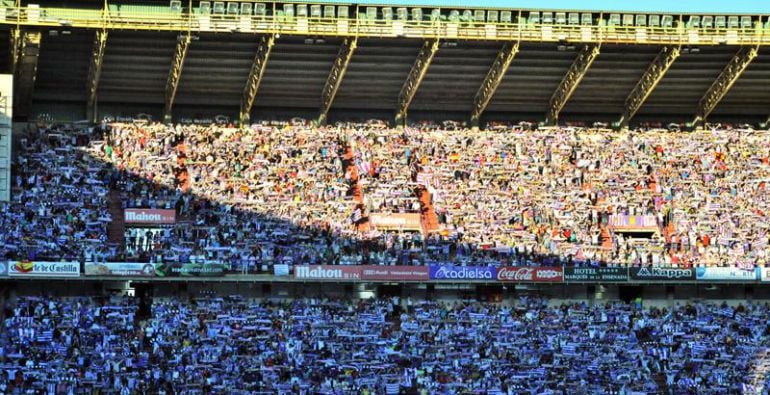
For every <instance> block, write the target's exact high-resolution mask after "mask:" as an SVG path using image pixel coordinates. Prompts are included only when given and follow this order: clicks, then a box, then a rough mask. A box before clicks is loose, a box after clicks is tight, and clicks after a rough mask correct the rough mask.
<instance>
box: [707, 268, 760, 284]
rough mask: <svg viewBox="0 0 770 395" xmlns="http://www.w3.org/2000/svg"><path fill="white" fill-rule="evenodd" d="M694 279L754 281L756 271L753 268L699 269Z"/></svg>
mask: <svg viewBox="0 0 770 395" xmlns="http://www.w3.org/2000/svg"><path fill="white" fill-rule="evenodd" d="M696 278H697V279H698V280H699V281H700V280H702V281H756V280H757V270H756V269H755V268H753V267H752V268H748V269H744V268H740V267H699V268H697V269H696Z"/></svg>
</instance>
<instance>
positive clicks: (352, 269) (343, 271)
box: [294, 265, 361, 280]
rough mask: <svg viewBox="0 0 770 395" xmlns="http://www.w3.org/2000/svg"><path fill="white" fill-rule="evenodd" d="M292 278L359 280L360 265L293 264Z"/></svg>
mask: <svg viewBox="0 0 770 395" xmlns="http://www.w3.org/2000/svg"><path fill="white" fill-rule="evenodd" d="M294 278H301V279H309V280H360V279H361V266H329V265H303V266H295V267H294Z"/></svg>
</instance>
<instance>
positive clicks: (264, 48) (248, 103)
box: [240, 34, 275, 128]
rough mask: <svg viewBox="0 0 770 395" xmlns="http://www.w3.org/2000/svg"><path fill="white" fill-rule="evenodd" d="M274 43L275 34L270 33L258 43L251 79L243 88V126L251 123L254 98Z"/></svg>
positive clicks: (241, 114) (241, 119)
mask: <svg viewBox="0 0 770 395" xmlns="http://www.w3.org/2000/svg"><path fill="white" fill-rule="evenodd" d="M273 44H275V35H273V34H270V35H268V36H262V38H261V39H260V40H259V45H257V54H256V55H255V56H254V61H253V62H252V63H251V71H250V72H249V79H248V80H246V86H245V87H244V88H243V95H242V96H241V112H240V121H241V122H240V123H241V127H242V128H243V127H246V126H247V125H249V123H251V107H252V106H254V100H255V99H256V98H257V91H258V90H259V84H260V83H261V82H262V76H263V75H264V74H265V69H266V68H267V60H268V58H269V57H270V51H271V50H272V49H273Z"/></svg>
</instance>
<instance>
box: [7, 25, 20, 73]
mask: <svg viewBox="0 0 770 395" xmlns="http://www.w3.org/2000/svg"><path fill="white" fill-rule="evenodd" d="M8 38H9V39H10V45H9V46H8V49H10V53H9V55H10V62H9V63H8V64H10V74H14V75H15V74H16V66H17V65H18V64H19V56H20V55H21V29H19V28H18V27H13V28H11V31H10V33H9V35H8Z"/></svg>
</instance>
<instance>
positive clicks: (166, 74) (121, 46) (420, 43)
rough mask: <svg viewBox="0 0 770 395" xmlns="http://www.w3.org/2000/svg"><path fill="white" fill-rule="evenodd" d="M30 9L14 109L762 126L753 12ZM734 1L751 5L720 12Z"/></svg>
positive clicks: (4, 24) (5, 31)
mask: <svg viewBox="0 0 770 395" xmlns="http://www.w3.org/2000/svg"><path fill="white" fill-rule="evenodd" d="M41 3H42V4H41V6H40V7H39V8H34V7H27V6H23V7H22V8H19V9H17V8H15V7H6V8H3V7H2V3H0V11H3V10H4V11H5V13H4V14H3V13H2V12H0V50H3V48H4V49H5V50H6V51H7V53H10V54H11V56H10V57H9V58H10V60H11V61H10V62H8V63H3V60H5V59H3V58H2V57H0V66H1V67H2V68H3V69H4V70H9V71H12V72H14V73H15V74H16V81H17V84H16V87H17V88H16V89H17V93H16V96H17V97H16V100H15V101H14V104H15V106H16V112H15V114H16V115H17V116H18V117H19V118H22V119H24V118H29V119H34V118H35V117H38V116H40V115H46V114H48V115H51V116H52V117H53V118H65V119H66V118H69V119H73V118H74V119H80V118H82V117H83V115H84V114H85V115H86V116H87V117H88V118H93V119H96V118H98V117H97V116H101V115H135V114H137V113H149V114H151V115H153V116H154V117H156V118H163V116H164V115H167V116H169V117H172V119H176V120H179V119H183V118H205V119H208V118H212V117H213V116H214V115H217V114H222V115H226V116H229V117H230V118H231V119H238V117H239V116H240V117H241V118H242V119H246V118H244V116H245V117H248V115H252V116H253V118H254V119H258V118H265V117H272V116H283V115H285V116H295V115H297V116H303V117H307V118H316V117H319V113H320V117H321V118H323V117H325V116H326V115H327V110H328V115H329V117H330V118H331V119H334V118H348V117H366V118H369V117H378V118H392V117H393V116H394V115H401V116H408V117H409V118H411V119H419V118H439V119H442V118H443V119H449V118H451V119H466V120H467V119H471V120H530V121H543V120H546V121H550V122H557V121H573V120H574V121H576V120H585V121H589V120H601V121H606V122H620V121H622V122H629V120H631V119H632V118H633V121H634V122H638V121H645V120H660V121H674V122H682V123H685V122H692V121H702V120H704V119H705V118H706V117H707V116H708V117H709V119H713V120H731V121H740V122H744V121H745V122H750V123H760V122H764V121H765V120H766V119H767V116H768V114H770V90H767V89H766V88H765V86H766V84H767V82H768V81H770V57H768V56H770V55H768V54H767V53H766V50H765V49H764V48H765V47H766V46H767V45H770V16H767V15H758V14H754V15H742V16H735V15H733V16H726V15H727V13H724V14H719V15H711V14H710V15H709V17H708V18H709V19H708V22H707V19H706V18H705V16H704V17H690V16H685V15H677V16H670V15H666V14H655V15H649V18H648V16H647V15H639V14H633V13H625V14H623V13H615V14H612V13H611V14H608V13H605V12H595V13H590V12H588V13H582V12H581V13H575V12H545V11H543V12H540V11H536V10H533V11H526V12H525V11H520V12H513V13H510V12H509V13H508V14H507V17H505V18H509V19H504V16H503V15H502V13H500V12H499V10H498V11H495V10H491V9H489V10H481V9H475V10H465V11H462V13H461V12H458V11H457V10H454V9H451V8H450V9H447V8H442V9H441V10H440V11H439V12H438V15H437V16H436V17H434V16H433V13H434V12H433V11H434V10H433V9H431V8H425V9H419V7H409V9H408V14H403V15H400V14H397V13H395V11H398V10H394V7H391V6H365V7H363V8H361V9H359V10H355V9H354V8H353V7H351V4H347V5H344V4H340V5H338V6H329V7H323V8H322V9H321V8H320V7H318V5H316V8H314V7H313V4H310V3H293V4H292V3H280V4H279V3H265V2H261V3H260V2H256V3H254V2H250V4H262V6H263V8H262V12H263V13H262V14H260V13H258V11H257V10H256V9H254V8H249V9H248V11H247V13H248V15H246V14H243V13H242V12H243V9H244V8H242V6H241V7H236V8H235V9H233V10H230V9H222V10H221V11H220V12H219V13H217V11H216V10H214V9H209V10H206V11H205V12H204V10H203V6H204V3H207V4H208V5H209V6H210V5H211V2H203V1H198V0H195V1H193V2H191V3H188V2H186V1H185V2H181V3H178V4H191V5H192V8H190V7H189V6H181V8H179V9H177V10H172V9H170V8H169V3H168V2H167V1H155V2H153V1H143V2H123V3H119V2H117V1H110V2H109V3H108V7H107V8H104V9H99V8H93V3H88V4H90V5H91V6H92V7H91V8H92V9H86V8H84V7H86V5H74V4H75V3H69V2H67V3H66V4H64V5H62V2H60V1H53V0H46V1H41ZM140 3H141V4H140ZM242 3H243V4H246V2H245V1H244V2H242ZM653 3H654V2H653ZM658 3H659V2H658ZM121 4H122V5H121ZM158 4H163V5H162V6H161V5H158ZM222 4H228V3H222ZM232 4H241V3H234V2H233V3H232ZM316 4H319V3H316ZM359 4H360V3H359ZM458 4H459V3H458ZM580 4H581V5H582V6H585V7H589V6H590V7H593V4H596V6H598V7H604V6H605V5H604V3H602V2H598V1H596V0H594V1H593V2H590V1H589V2H581V3H580ZM689 4H692V5H695V3H693V2H690V3H689ZM741 4H744V5H748V4H749V2H742V1H736V2H733V3H731V5H732V6H733V7H730V11H733V12H737V11H739V10H744V9H746V8H742V6H741ZM65 5H66V6H67V7H66V8H64V6H65ZM493 5H494V3H487V4H485V6H490V7H492V6H493ZM528 5H534V2H531V1H529V0H527V1H523V2H516V3H506V4H504V5H503V6H506V7H513V6H516V7H519V6H522V7H524V6H528ZM538 5H540V6H548V5H549V4H548V3H547V2H545V3H543V2H538ZM554 5H555V4H554ZM755 5H756V6H757V7H758V8H761V7H767V8H770V3H768V4H764V3H763V4H758V3H757V4H755ZM562 6H564V4H563V3H562ZM645 6H646V7H648V6H650V5H649V4H646V5H645ZM680 6H681V5H680ZM714 6H715V7H714V8H713V10H714V12H718V10H720V9H724V8H718V7H717V6H720V7H721V5H719V4H717V3H715V4H714ZM458 7H459V6H458ZM607 7H609V6H607ZM415 9H417V10H418V11H420V12H419V14H417V13H415V12H414V11H415ZM540 10H542V9H540ZM670 10H671V8H670V7H668V9H667V10H664V11H662V12H671V11H670ZM231 11H232V12H231ZM370 11H373V13H372V14H370ZM401 11H405V10H401ZM314 12H317V13H318V14H313V13H314ZM314 15H317V16H314ZM415 15H419V16H418V17H416V16H415ZM573 17H574V18H573ZM402 18H403V19H402ZM559 18H561V22H560V19H559ZM9 38H10V40H9ZM4 46H6V47H4ZM73 114H75V115H73ZM244 114H245V115H244ZM397 118H398V117H397Z"/></svg>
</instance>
